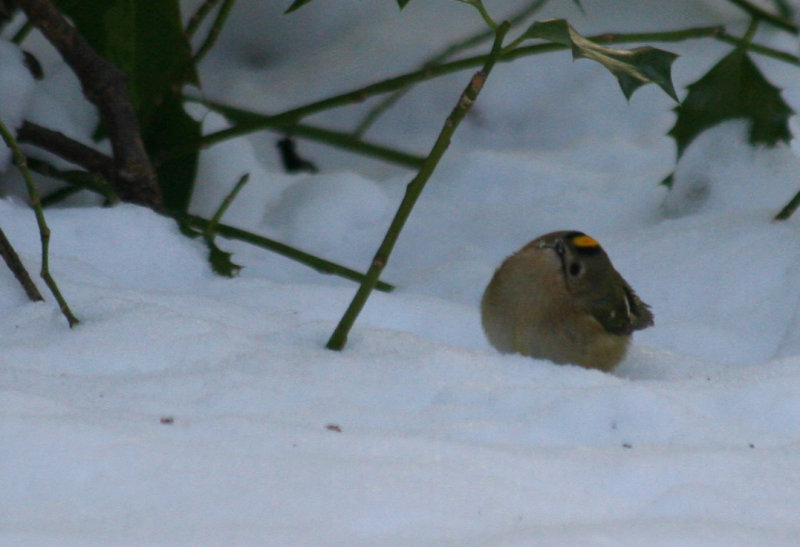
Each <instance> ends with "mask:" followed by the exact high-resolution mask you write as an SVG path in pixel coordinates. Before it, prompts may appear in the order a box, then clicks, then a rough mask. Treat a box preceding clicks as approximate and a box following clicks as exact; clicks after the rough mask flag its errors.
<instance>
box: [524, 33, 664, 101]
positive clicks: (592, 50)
mask: <svg viewBox="0 0 800 547" xmlns="http://www.w3.org/2000/svg"><path fill="white" fill-rule="evenodd" d="M523 37H524V38H540V39H543V40H547V41H549V42H555V43H557V44H563V45H565V46H568V47H570V48H571V49H572V57H573V58H574V59H578V58H581V57H583V58H586V59H592V60H593V61H597V62H598V63H600V64H602V65H603V66H604V67H606V68H607V69H608V70H609V71H610V72H611V73H612V74H613V75H614V76H615V77H616V78H617V81H618V82H619V85H620V87H621V88H622V93H623V94H624V95H625V97H626V98H627V99H630V98H631V95H633V92H634V91H636V90H637V89H639V88H640V87H641V86H643V85H645V84H649V83H654V84H656V85H658V86H659V87H660V88H661V89H663V90H664V92H665V93H666V94H667V95H669V96H670V97H672V98H673V99H675V101H677V100H678V96H677V94H676V93H675V88H674V86H673V85H672V63H673V62H674V61H675V59H676V58H677V57H678V56H677V55H676V54H675V53H672V52H669V51H664V50H662V49H657V48H654V47H650V46H642V47H637V48H634V49H615V48H610V47H606V46H601V45H600V44H597V43H595V42H592V41H591V40H589V39H588V38H586V37H584V36H582V35H581V34H579V33H578V32H577V31H576V30H575V29H574V28H572V26H571V25H570V24H569V23H567V21H566V20H564V19H550V20H548V21H537V22H535V23H533V24H532V25H531V26H530V27H528V30H526V31H525V33H524V34H523Z"/></svg>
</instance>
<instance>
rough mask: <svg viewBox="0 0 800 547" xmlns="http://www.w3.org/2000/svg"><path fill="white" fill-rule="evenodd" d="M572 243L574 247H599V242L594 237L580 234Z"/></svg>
mask: <svg viewBox="0 0 800 547" xmlns="http://www.w3.org/2000/svg"><path fill="white" fill-rule="evenodd" d="M572 244H573V245H575V246H576V247H599V246H600V244H599V243H598V242H597V240H596V239H594V238H592V237H589V236H587V235H580V236H577V237H575V238H574V239H573V240H572Z"/></svg>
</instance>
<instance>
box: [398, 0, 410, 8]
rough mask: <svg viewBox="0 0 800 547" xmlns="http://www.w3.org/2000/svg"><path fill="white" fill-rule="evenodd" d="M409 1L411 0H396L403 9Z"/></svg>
mask: <svg viewBox="0 0 800 547" xmlns="http://www.w3.org/2000/svg"><path fill="white" fill-rule="evenodd" d="M410 1H411V0H397V5H398V6H400V9H403V8H404V7H406V4H408V3H409V2H410Z"/></svg>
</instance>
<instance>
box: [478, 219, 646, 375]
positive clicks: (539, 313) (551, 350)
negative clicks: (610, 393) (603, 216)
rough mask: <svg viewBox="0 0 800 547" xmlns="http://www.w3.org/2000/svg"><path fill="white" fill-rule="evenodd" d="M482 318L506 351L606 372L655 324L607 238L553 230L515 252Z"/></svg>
mask: <svg viewBox="0 0 800 547" xmlns="http://www.w3.org/2000/svg"><path fill="white" fill-rule="evenodd" d="M481 319H482V322H483V328H484V330H485V331H486V335H487V337H488V338H489V341H490V342H491V343H492V345H493V346H494V347H495V348H497V349H498V350H499V351H501V352H503V353H521V354H523V355H528V356H530V357H535V358H537V359H549V360H551V361H553V362H555V363H559V364H563V363H572V364H575V365H580V366H582V367H586V368H595V369H600V370H603V371H606V372H608V371H611V370H612V369H613V368H614V367H615V366H616V365H617V364H619V362H620V361H622V359H623V358H624V357H625V353H626V351H627V349H628V343H629V342H630V339H631V334H632V333H633V331H635V330H640V329H644V328H647V327H649V326H651V325H652V324H653V314H652V312H651V311H650V306H648V305H647V304H645V303H644V302H642V301H641V300H640V299H639V297H638V296H636V293H635V292H633V289H632V288H631V287H630V285H628V283H627V282H626V281H625V280H624V279H623V278H622V276H621V275H620V274H619V272H617V270H615V269H614V266H613V265H612V264H611V260H610V259H609V258H608V255H607V254H606V253H605V251H604V250H603V248H602V247H600V244H599V243H598V242H597V241H596V240H595V239H593V238H591V237H589V236H587V235H586V234H584V233H582V232H577V231H562V232H552V233H549V234H545V235H543V236H540V237H538V238H536V239H534V240H533V241H531V242H530V243H528V244H527V245H525V246H524V247H523V248H522V249H520V250H519V251H517V252H516V253H514V254H513V255H511V256H510V257H508V258H507V259H506V260H505V261H504V262H503V263H502V264H501V265H500V267H499V268H498V269H497V271H496V272H495V273H494V276H493V277H492V280H491V281H490V282H489V285H488V286H487V287H486V291H485V292H484V293H483V298H482V300H481Z"/></svg>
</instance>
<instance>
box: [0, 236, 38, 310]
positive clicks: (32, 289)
mask: <svg viewBox="0 0 800 547" xmlns="http://www.w3.org/2000/svg"><path fill="white" fill-rule="evenodd" d="M0 255H2V256H3V259H4V260H5V261H6V265H7V266H8V268H9V269H10V270H11V271H12V272H13V273H14V277H16V278H17V281H19V284H20V285H22V289H23V290H24V291H25V294H27V295H28V298H29V299H30V301H31V302H40V301H42V300H44V298H42V293H40V292H39V289H38V288H37V287H36V283H34V282H33V279H31V276H30V274H29V273H28V270H26V269H25V265H24V264H23V263H22V260H20V258H19V255H18V254H17V251H15V250H14V247H13V246H12V245H11V242H10V241H9V240H8V238H7V237H6V234H5V232H3V230H2V229H0Z"/></svg>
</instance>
